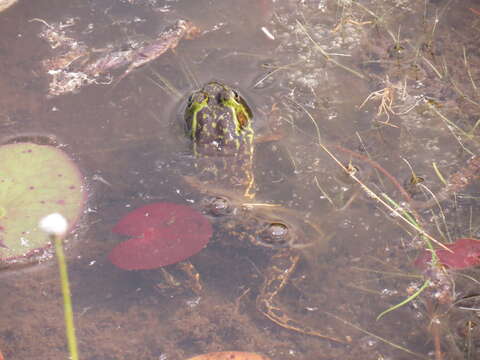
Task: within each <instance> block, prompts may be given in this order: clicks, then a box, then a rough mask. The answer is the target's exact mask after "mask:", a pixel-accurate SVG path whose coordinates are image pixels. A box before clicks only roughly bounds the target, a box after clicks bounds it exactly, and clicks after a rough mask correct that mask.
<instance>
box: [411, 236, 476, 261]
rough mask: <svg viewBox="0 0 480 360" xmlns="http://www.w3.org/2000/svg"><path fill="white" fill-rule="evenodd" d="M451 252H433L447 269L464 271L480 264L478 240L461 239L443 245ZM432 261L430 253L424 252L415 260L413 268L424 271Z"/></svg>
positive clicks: (441, 250)
mask: <svg viewBox="0 0 480 360" xmlns="http://www.w3.org/2000/svg"><path fill="white" fill-rule="evenodd" d="M445 246H446V247H447V248H448V249H450V250H451V251H447V250H444V249H439V250H436V251H435V254H436V255H437V258H438V262H439V263H440V264H442V265H443V266H445V267H447V268H449V269H466V268H469V267H472V266H476V265H479V264H480V240H477V239H472V238H461V239H457V241H455V242H453V243H451V244H445ZM431 259H432V254H431V252H430V251H427V250H425V251H424V252H422V253H421V254H420V255H419V256H418V258H417V259H416V260H415V266H417V267H418V268H420V269H426V268H427V266H428V263H429V262H430V261H431Z"/></svg>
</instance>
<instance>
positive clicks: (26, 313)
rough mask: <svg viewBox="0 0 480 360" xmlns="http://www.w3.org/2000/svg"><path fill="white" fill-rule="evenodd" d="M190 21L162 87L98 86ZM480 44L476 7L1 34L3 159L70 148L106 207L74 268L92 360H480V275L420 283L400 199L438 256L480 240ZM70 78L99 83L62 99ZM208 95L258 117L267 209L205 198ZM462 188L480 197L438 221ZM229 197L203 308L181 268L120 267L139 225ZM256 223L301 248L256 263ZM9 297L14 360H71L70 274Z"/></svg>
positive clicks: (433, 272)
mask: <svg viewBox="0 0 480 360" xmlns="http://www.w3.org/2000/svg"><path fill="white" fill-rule="evenodd" d="M179 19H188V20H189V21H191V23H192V24H194V26H195V27H196V28H198V30H197V31H196V32H195V34H193V36H182V37H178V39H177V38H176V40H178V43H177V42H175V45H172V46H171V47H170V49H168V50H167V51H165V52H163V53H162V54H159V55H158V56H156V57H152V59H151V60H150V61H145V64H144V65H143V66H138V67H132V69H131V70H132V71H130V70H129V73H128V74H127V75H125V76H123V74H125V71H126V70H127V68H128V67H129V65H128V64H122V65H121V66H120V65H119V66H111V67H110V68H108V69H105V70H102V71H101V73H99V74H95V76H94V75H93V73H92V72H90V73H87V72H88V71H87V70H86V69H87V68H88V64H92V63H94V61H95V60H98V59H99V58H102V56H107V55H108V54H113V53H114V52H115V51H117V52H118V53H119V54H122V55H121V56H125V59H126V57H127V56H130V55H131V54H133V56H134V59H133V61H132V59H131V58H130V60H129V61H128V63H129V64H130V63H133V62H135V60H137V61H143V58H142V56H141V55H138V54H139V53H140V52H141V51H139V50H138V49H142V47H144V46H145V44H150V43H151V41H152V39H160V38H161V37H160V36H161V34H165V33H166V31H167V29H168V28H169V27H172V26H174V24H176V22H177V21H178V20H179ZM49 31H50V32H49ZM479 37H480V5H479V4H478V3H477V2H475V1H471V2H470V1H455V0H435V1H434V0H425V1H415V2H413V1H403V0H386V1H374V0H361V1H347V0H304V1H301V0H242V1H238V0H102V1H100V0H92V1H83V0H69V1H65V0H62V1H60V0H37V1H35V2H27V1H22V0H19V1H18V3H16V4H15V5H14V6H12V7H11V8H10V9H8V10H5V11H3V12H1V13H0V129H1V130H0V131H1V139H0V140H2V141H8V140H9V139H11V138H15V137H22V136H31V135H34V136H40V137H41V136H53V137H55V139H56V141H57V142H58V143H59V144H60V145H61V148H62V149H63V150H65V151H66V152H67V153H68V154H69V155H70V156H71V157H72V158H73V159H74V160H75V161H76V162H77V163H78V164H79V166H80V167H81V169H82V173H83V175H84V180H85V184H86V190H87V192H88V204H87V208H86V210H85V214H84V216H83V218H82V219H81V221H80V223H79V224H78V226H77V228H76V230H75V233H74V234H72V236H71V237H70V238H69V241H68V244H67V246H66V253H67V258H68V267H69V275H70V281H71V288H72V301H73V305H74V316H75V325H76V332H77V338H78V342H79V352H80V358H81V359H85V360H110V359H116V360H117V359H118V360H122V359H142V360H150V359H151V360H154V359H162V360H165V359H171V360H181V359H188V358H189V357H192V356H194V355H198V354H202V353H208V352H213V351H225V350H238V351H249V352H256V353H261V354H264V355H266V356H268V357H269V358H271V359H275V360H283V359H414V358H419V359H435V360H440V359H476V358H478V357H479V356H480V355H479V354H480V332H479V329H480V326H478V325H480V319H479V317H478V313H477V312H476V309H478V307H479V305H480V304H479V302H480V300H479V297H478V294H479V293H480V287H479V284H478V281H477V280H476V279H477V278H478V275H479V272H478V270H476V269H475V268H469V269H465V270H461V271H460V270H456V269H451V270H448V271H446V270H445V271H444V270H441V269H440V268H438V267H429V268H428V269H427V270H423V271H422V270H421V269H418V268H416V267H415V266H414V260H415V258H416V257H417V256H418V254H419V253H420V252H422V251H423V249H424V248H426V246H427V245H426V242H425V240H424V238H425V237H424V236H420V235H419V232H418V229H415V228H414V227H412V226H411V225H410V224H409V223H408V221H405V220H402V219H401V218H400V217H399V216H398V213H395V211H394V209H393V208H392V207H395V205H394V203H393V202H392V201H391V200H389V199H392V200H393V201H394V202H395V203H397V204H406V203H410V205H411V206H412V207H413V208H416V209H417V210H416V211H414V210H412V211H411V213H412V214H413V216H414V217H416V221H417V222H418V223H419V224H420V227H421V228H422V229H424V231H425V232H426V233H428V234H429V235H430V236H431V237H433V238H434V239H435V240H436V241H439V242H442V243H448V242H453V241H455V240H456V239H458V238H479V237H480V224H479V217H478V211H479V201H478V191H479V182H478V173H479V169H478V161H477V162H475V161H473V162H472V161H470V162H469V159H472V158H474V159H476V158H475V156H478V154H479V149H480V146H479V140H478V139H479V138H478V131H479V130H478V128H479V127H478V122H479V119H480V118H479V114H480V94H479V91H478V86H480V66H479V65H480V53H479V51H478V40H479ZM170 40H171V38H170ZM79 49H80V50H79ZM77 50H79V52H78V53H75V54H74V52H75V51H77ZM77 54H79V55H77ZM126 54H128V55H126ZM135 54H136V55H138V56H137V57H135V56H136V55H135ZM119 56H120V55H119ZM65 59H66V60H65ZM117 59H118V58H117ZM62 61H66V63H65V62H62ZM125 61H126V60H125ZM126 62H127V61H126ZM65 64H66V65H65ZM55 71H61V72H62V71H63V73H62V74H63V75H65V74H66V73H69V74H76V75H75V76H80V75H78V74H79V73H81V74H83V75H85V74H86V75H88V76H90V78H89V79H88V80H85V78H84V80H81V81H80V80H79V81H80V82H79V83H76V86H74V87H73V88H67V87H64V88H60V90H59V88H58V87H57V88H55V89H56V91H52V88H53V87H52V86H53V85H52V84H54V74H55ZM97 75H98V76H97ZM68 76H70V75H68ZM71 76H73V75H71ZM76 79H78V78H76ZM210 81H217V82H221V83H224V84H227V85H229V86H230V87H232V88H234V89H236V91H238V93H239V94H241V96H242V97H243V98H244V99H245V101H246V102H247V103H248V105H249V107H250V108H251V110H252V112H253V119H252V127H253V131H254V142H253V146H254V147H255V151H254V158H253V160H252V159H250V160H252V161H253V163H252V164H251V165H252V166H253V170H252V171H253V173H254V176H255V185H254V190H255V191H254V192H255V197H254V198H246V197H244V196H243V193H242V192H241V191H238V190H237V189H235V188H233V189H224V188H222V187H223V186H220V185H219V184H218V183H216V182H215V181H210V182H208V184H207V183H204V182H202V181H196V180H198V179H199V178H200V175H199V174H198V168H197V167H196V166H195V164H196V161H197V160H196V158H195V156H194V154H193V151H192V144H191V140H190V139H188V137H187V136H186V135H185V120H184V114H185V108H186V106H187V99H188V97H189V95H190V94H191V93H192V92H193V91H195V90H198V89H199V88H201V87H202V86H203V85H204V84H205V83H208V82H210ZM61 84H63V85H65V83H61ZM57 85H58V83H57ZM329 152H330V154H329ZM331 155H332V156H333V157H335V158H336V159H338V161H339V162H338V163H337V162H336V161H335V160H334V159H333V158H332V156H331ZM340 164H342V165H340ZM472 164H473V165H472ZM229 165H230V164H229ZM215 166H216V165H215ZM342 166H343V167H344V168H342ZM234 168H235V167H234V166H233V165H232V166H231V167H229V166H224V167H222V168H220V169H218V168H216V169H214V170H216V171H217V173H218V171H222V172H225V174H223V175H224V178H225V177H226V178H227V179H231V178H232V177H233V176H242V175H238V174H230V172H233V169H234ZM347 172H348V173H349V174H352V173H354V177H356V178H358V179H359V181H360V182H361V184H359V183H357V182H356V181H355V180H354V179H352V177H351V176H349V175H348V174H347ZM217 173H215V174H216V175H218V174H217ZM455 173H457V174H459V175H458V176H457V178H463V179H466V181H464V182H462V184H460V185H458V184H457V185H458V186H457V185H452V182H450V185H449V187H447V189H448V190H449V191H448V193H445V194H446V195H445V196H444V197H440V202H441V204H440V205H441V206H438V205H437V204H435V203H432V204H430V203H428V200H427V199H430V198H431V197H432V194H438V193H441V191H442V189H444V187H445V185H444V184H443V183H442V180H441V177H440V176H439V174H441V175H442V176H443V177H444V178H445V181H446V182H448V181H449V176H450V175H452V174H455ZM412 174H414V175H415V176H412ZM412 178H414V179H416V180H418V179H419V178H422V180H424V181H423V182H421V183H420V184H416V183H415V181H413V182H412ZM467 183H468V184H467ZM227 190H228V191H227ZM371 192H373V193H375V194H377V195H378V196H379V197H380V200H381V201H379V200H375V199H374V198H372V195H371ZM382 194H385V195H382ZM212 195H213V196H222V197H227V198H228V199H229V200H230V201H232V202H234V203H235V206H237V207H238V208H241V209H242V212H241V214H236V213H234V214H229V215H227V216H226V218H227V220H225V217H221V216H218V217H213V216H209V219H210V221H211V222H212V224H213V228H214V234H213V237H212V239H211V241H210V243H209V244H208V246H207V247H206V248H205V249H203V250H202V251H201V252H200V253H198V254H196V255H194V256H193V257H192V258H190V260H191V263H192V264H193V266H194V268H195V269H196V271H198V274H199V278H198V281H199V283H201V285H202V288H201V289H198V287H197V288H192V284H193V282H192V279H191V277H189V276H188V275H186V273H185V272H184V271H181V270H180V268H179V267H178V266H176V265H172V266H168V267H166V268H165V269H163V270H162V269H154V270H139V271H126V270H122V269H119V268H117V267H115V266H114V265H113V264H111V263H110V262H109V261H108V258H107V256H108V253H109V252H110V251H111V250H112V249H113V248H114V247H115V245H117V244H118V243H119V242H121V241H122V240H124V239H125V237H122V236H121V235H118V234H114V233H113V232H112V228H113V227H114V226H115V224H116V223H117V222H118V221H119V220H120V218H122V217H123V216H124V215H126V214H127V213H129V212H130V211H131V210H133V209H134V208H137V207H140V206H144V205H147V204H150V203H154V202H172V203H176V204H182V205H188V206H191V207H192V208H194V209H196V210H198V211H201V212H206V210H205V208H204V204H205V202H204V199H205V197H210V196H212ZM247 205H249V206H247ZM385 205H388V206H390V207H386V206H385ZM439 209H441V210H439ZM243 211H245V212H243ZM400 212H401V211H400ZM245 214H246V215H245ZM244 215H245V216H244ZM257 217H258V218H269V219H273V221H274V222H275V221H278V222H282V223H283V222H285V224H286V225H287V226H288V230H289V232H290V235H291V236H293V237H294V239H295V242H294V244H293V246H292V247H285V246H283V247H282V246H278V247H277V246H270V247H265V246H258V245H257V246H255V245H254V244H252V243H251V242H250V241H249V239H248V235H251V234H249V233H248V232H249V231H250V228H249V227H248V226H246V225H245V218H247V219H248V220H251V218H257ZM0 220H1V219H0ZM0 229H1V228H0ZM232 229H236V230H237V231H236V232H234V231H231V230H232ZM277 230H279V229H278V228H277ZM472 256H474V257H475V256H476V257H478V256H479V254H473V255H472ZM292 259H294V260H295V261H296V260H297V259H298V261H297V262H295V263H294V262H291V260H292ZM189 269H190V271H193V270H192V268H189ZM426 281H428V284H427V288H426V289H425V291H423V292H422V293H421V294H420V295H419V296H417V297H415V298H414V299H412V300H411V301H409V302H408V303H406V304H405V305H404V306H401V307H399V308H398V309H394V310H393V311H391V312H389V313H387V314H385V315H384V316H383V317H381V318H380V319H377V316H378V315H379V314H381V313H382V312H383V311H385V310H386V309H389V308H390V307H392V306H394V305H396V304H399V303H401V302H402V301H404V300H405V299H407V298H409V297H410V296H412V295H413V294H415V293H416V292H417V291H418V289H420V288H421V287H422V285H423V284H425V283H426ZM194 285H195V284H194ZM197 285H198V284H197ZM0 286H1V294H2V300H1V301H0V314H1V317H0V351H1V352H2V353H3V355H4V357H5V359H7V360H9V359H16V360H23V359H25V360H26V359H29V360H31V359H66V358H67V357H68V350H67V347H66V338H65V330H64V322H63V306H62V297H61V291H60V283H59V276H58V271H57V266H56V263H55V260H54V259H52V260H51V261H47V262H43V263H42V264H34V265H31V266H29V267H26V268H22V269H16V268H7V269H4V270H2V272H1V273H0Z"/></svg>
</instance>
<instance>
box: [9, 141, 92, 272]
mask: <svg viewBox="0 0 480 360" xmlns="http://www.w3.org/2000/svg"><path fill="white" fill-rule="evenodd" d="M84 202H85V193H84V186H83V181H82V175H81V173H80V171H79V170H78V167H77V166H76V165H75V163H74V162H73V161H72V160H71V159H70V158H69V157H68V156H67V154H65V153H64V152H63V151H62V150H60V149H57V148H56V147H53V146H49V145H38V144H34V143H29V142H24V143H15V144H7V145H2V146H0V263H2V264H8V265H10V264H14V263H25V262H26V261H27V260H30V259H31V260H35V259H36V257H35V256H34V255H42V254H43V253H44V252H43V250H45V249H46V248H48V247H49V246H50V245H51V243H50V238H49V236H48V234H46V233H45V232H44V231H43V230H42V229H40V228H39V226H38V222H39V221H40V219H42V218H43V217H45V216H47V215H49V214H51V213H60V214H62V216H63V217H64V218H65V219H66V220H67V222H68V225H69V229H71V228H72V227H73V226H74V225H75V223H76V221H77V219H78V218H79V216H80V215H81V213H82V210H83V205H84Z"/></svg>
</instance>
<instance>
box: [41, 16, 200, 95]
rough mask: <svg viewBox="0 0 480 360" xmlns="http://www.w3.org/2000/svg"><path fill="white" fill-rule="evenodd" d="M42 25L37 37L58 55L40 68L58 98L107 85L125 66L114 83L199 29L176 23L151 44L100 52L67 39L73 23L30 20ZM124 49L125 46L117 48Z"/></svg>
mask: <svg viewBox="0 0 480 360" xmlns="http://www.w3.org/2000/svg"><path fill="white" fill-rule="evenodd" d="M32 21H39V22H41V23H43V24H44V25H45V29H44V30H43V31H42V32H41V33H40V34H39V36H40V37H41V38H42V39H45V40H46V41H47V42H48V43H49V45H50V47H51V48H52V49H57V48H59V49H60V50H61V54H60V55H58V56H55V57H53V58H51V59H46V60H44V61H43V66H44V68H45V69H46V71H47V72H48V74H50V75H51V76H52V80H51V81H50V84H49V91H48V94H49V96H59V95H63V94H67V93H75V92H78V91H79V90H80V89H81V88H82V87H84V86H87V85H90V84H104V85H105V84H107V85H108V84H111V83H112V80H113V78H112V76H111V74H109V72H110V71H112V70H117V69H119V68H121V67H124V66H128V68H127V69H126V71H125V72H124V73H123V74H122V75H120V77H119V78H118V80H117V82H118V81H120V80H121V79H123V78H124V77H125V76H127V75H128V74H130V73H131V72H132V71H133V70H135V69H136V68H138V67H140V66H142V65H145V64H146V63H148V62H150V61H153V60H155V59H157V58H158V57H160V56H161V55H162V54H164V53H165V52H166V51H167V50H169V49H172V50H173V49H175V48H176V47H177V45H178V43H179V42H180V40H182V39H183V38H185V39H192V38H193V37H194V36H196V35H198V34H199V29H198V28H197V27H196V26H195V25H193V23H191V22H190V21H187V20H183V19H180V20H178V21H177V22H176V23H175V24H174V25H173V26H171V27H169V28H167V29H165V30H164V31H163V32H162V33H160V34H159V36H158V37H157V38H155V39H153V40H151V41H145V42H142V43H140V44H136V45H132V44H128V46H129V48H128V49H126V50H118V48H113V47H111V46H107V47H105V48H104V49H91V48H89V47H88V46H87V45H86V44H85V43H83V42H81V41H78V40H76V39H74V38H73V37H71V36H69V35H67V33H66V30H65V29H67V28H69V27H71V26H73V25H75V22H76V19H74V18H70V19H68V20H67V21H65V22H60V23H54V24H49V23H47V22H46V21H44V20H42V19H33V20H32ZM120 48H121V49H124V48H125V46H122V47H120Z"/></svg>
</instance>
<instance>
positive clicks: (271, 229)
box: [257, 222, 291, 248]
mask: <svg viewBox="0 0 480 360" xmlns="http://www.w3.org/2000/svg"><path fill="white" fill-rule="evenodd" d="M290 237H291V236H290V231H289V228H288V226H287V225H285V224H283V223H281V222H272V223H270V224H267V226H265V228H264V229H263V230H262V231H260V233H259V234H258V237H257V241H258V242H259V243H260V244H262V245H264V246H269V247H280V248H281V247H286V246H288V245H289V244H290Z"/></svg>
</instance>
